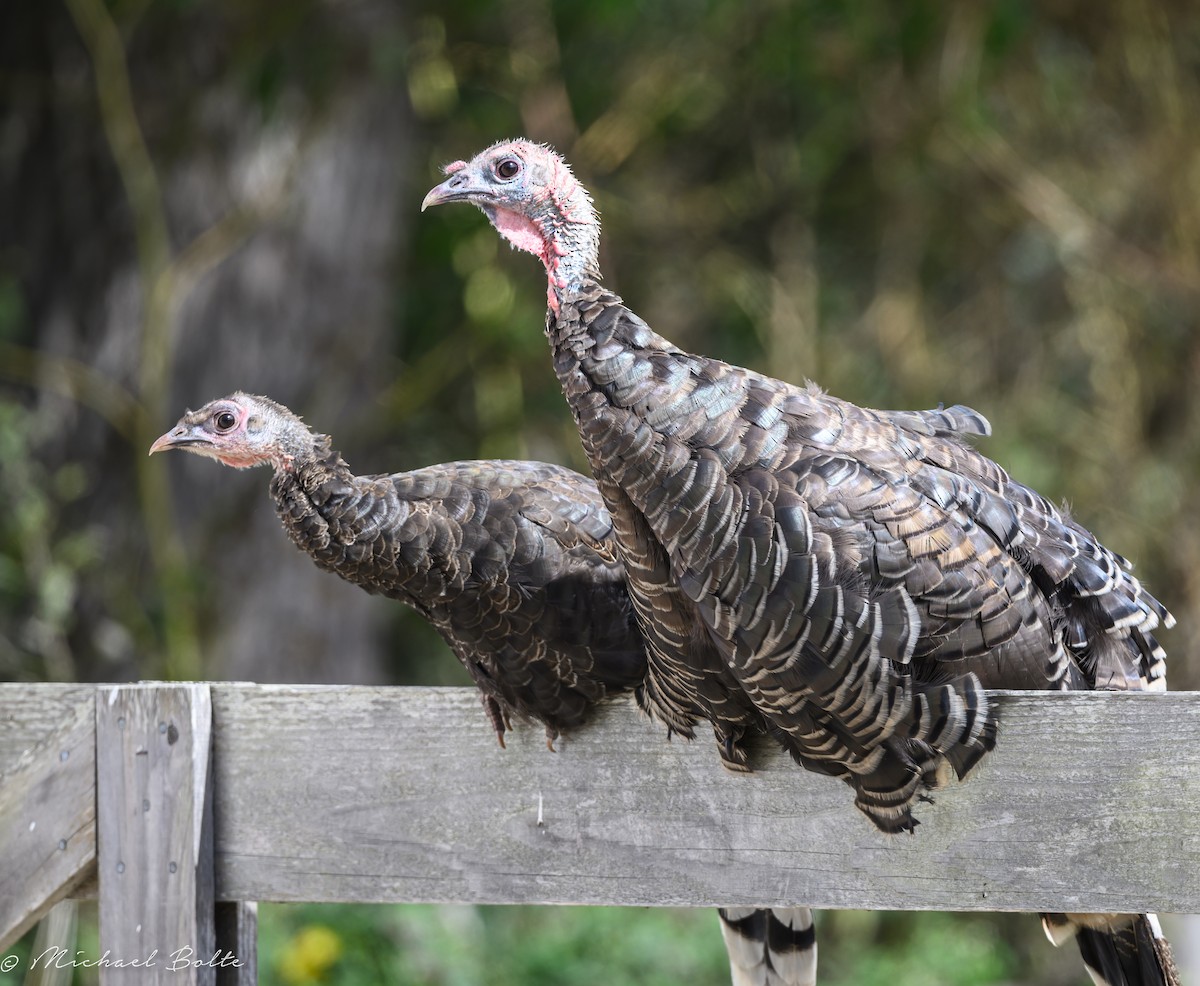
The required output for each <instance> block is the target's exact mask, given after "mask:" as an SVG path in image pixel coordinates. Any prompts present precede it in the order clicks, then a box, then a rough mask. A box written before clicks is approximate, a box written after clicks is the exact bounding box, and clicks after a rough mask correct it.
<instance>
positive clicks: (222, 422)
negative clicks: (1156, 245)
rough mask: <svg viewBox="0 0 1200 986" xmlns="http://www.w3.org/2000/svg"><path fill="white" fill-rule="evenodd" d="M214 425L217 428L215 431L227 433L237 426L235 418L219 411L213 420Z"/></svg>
mask: <svg viewBox="0 0 1200 986" xmlns="http://www.w3.org/2000/svg"><path fill="white" fill-rule="evenodd" d="M214 423H215V424H216V426H217V431H228V430H229V429H230V428H232V427H233V426H234V425H235V424H237V418H235V417H234V416H233V414H232V413H231V412H229V411H221V412H220V413H218V414H217V416H216V418H215V419H214Z"/></svg>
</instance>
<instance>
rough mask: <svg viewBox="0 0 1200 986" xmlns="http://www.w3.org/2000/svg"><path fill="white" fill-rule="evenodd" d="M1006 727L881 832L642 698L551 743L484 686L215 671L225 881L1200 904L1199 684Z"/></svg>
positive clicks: (446, 897)
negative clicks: (738, 762)
mask: <svg viewBox="0 0 1200 986" xmlns="http://www.w3.org/2000/svg"><path fill="white" fill-rule="evenodd" d="M997 701H998V702H999V705H1000V710H1001V734H1000V743H999V747H998V749H997V750H996V752H995V753H994V754H993V755H992V756H990V757H989V758H988V759H987V760H986V761H985V762H984V764H983V765H982V766H981V767H980V768H979V769H978V770H977V771H976V773H975V774H974V775H973V776H972V777H971V778H969V779H968V781H967V782H966V783H962V784H957V785H953V786H951V787H950V788H948V789H946V790H945V791H944V792H941V793H939V795H938V797H937V803H936V804H931V805H926V806H924V807H923V808H922V810H921V811H920V813H919V815H920V819H921V821H922V823H923V824H922V825H921V826H920V827H919V828H918V830H917V832H916V834H915V835H912V836H890V837H889V836H885V835H882V834H880V833H879V832H877V831H876V830H875V829H874V828H872V826H871V825H870V823H869V822H868V821H867V820H866V819H865V818H864V817H863V816H862V815H860V814H859V813H858V812H857V811H856V810H855V809H854V808H853V806H852V804H851V796H850V792H849V790H848V789H847V788H846V787H845V786H844V785H842V784H841V783H840V782H837V781H834V780H831V779H829V778H825V777H819V776H817V775H814V774H810V773H806V772H805V771H802V770H800V769H799V768H798V767H796V766H794V765H793V764H792V763H791V762H790V761H788V760H787V759H786V758H785V757H784V756H783V755H782V754H779V753H775V752H772V751H769V750H764V751H763V753H762V756H761V757H760V758H759V759H760V763H759V768H760V769H759V770H757V771H756V772H755V773H754V774H751V775H734V774H730V773H728V772H726V771H724V770H723V769H722V768H721V767H720V766H719V765H718V763H717V757H716V753H715V751H714V749H713V748H712V744H711V741H709V740H707V739H699V740H697V741H696V742H693V743H687V742H681V741H679V740H678V739H677V740H676V741H674V742H670V743H668V742H665V741H664V734H663V730H662V728H661V727H659V726H657V725H655V724H652V723H650V722H649V721H647V720H646V719H645V718H643V717H642V716H641V715H640V714H639V713H638V712H637V711H636V710H635V709H634V708H633V706H632V704H631V703H629V702H615V703H612V704H610V705H608V706H606V707H605V708H604V709H603V710H602V712H601V714H600V715H599V716H598V719H597V721H596V722H595V723H594V724H593V725H592V726H591V727H589V728H586V729H584V730H581V731H578V732H577V733H576V734H575V735H573V736H571V737H567V738H565V739H563V740H561V741H560V744H559V752H558V753H551V752H549V751H547V750H546V748H545V744H544V741H543V738H542V733H541V731H540V729H535V728H528V727H526V728H519V729H518V730H516V733H515V735H514V736H512V738H511V739H510V742H509V749H508V750H501V749H499V748H498V747H497V746H496V743H495V740H494V739H493V738H492V736H491V733H490V729H489V727H488V726H487V724H486V722H485V720H484V717H483V714H482V713H481V712H480V709H479V702H478V699H477V697H476V695H475V693H474V692H473V691H471V690H462V689H428V688H421V689H414V688H387V689H368V688H350V687H344V688H343V687H332V688H331V687H322V688H305V687H297V686H260V687H252V688H249V687H238V686H217V685H214V686H213V715H214V731H215V736H214V743H215V749H216V765H215V771H216V798H217V801H216V806H215V816H216V833H215V841H216V868H217V892H218V895H219V897H221V898H223V899H253V900H268V901H301V900H308V901H351V900H357V901H443V902H476V903H574V904H582V903H586V904H632V905H658V904H662V905H670V904H681V905H696V906H710V905H717V904H732V905H739V904H740V905H787V904H795V903H804V904H808V905H811V906H814V907H832V908H901V909H936V910H1023V911H1025V910H1028V911H1036V910H1074V911H1131V910H1147V909H1150V910H1160V911H1200V812H1197V810H1196V808H1197V805H1200V694H1189V693H1174V694H1168V695H1120V694H1102V695H1101V694H1073V695H1062V694H1044V693H1036V694H1034V693H997Z"/></svg>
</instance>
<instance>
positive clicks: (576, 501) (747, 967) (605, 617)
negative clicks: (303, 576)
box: [150, 393, 816, 986]
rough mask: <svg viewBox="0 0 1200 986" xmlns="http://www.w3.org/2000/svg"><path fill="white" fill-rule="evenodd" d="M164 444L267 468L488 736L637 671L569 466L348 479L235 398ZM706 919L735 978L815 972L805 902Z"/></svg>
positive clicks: (582, 710)
mask: <svg viewBox="0 0 1200 986" xmlns="http://www.w3.org/2000/svg"><path fill="white" fill-rule="evenodd" d="M166 449H183V450H184V451H186V452H192V453H194V454H197V455H204V456H208V457H210V458H213V459H216V460H217V461H219V462H222V463H224V464H225V465H228V466H232V467H234V468H237V469H245V468H248V467H250V466H258V465H270V466H272V467H273V468H274V470H275V475H274V477H273V478H272V480H271V499H272V500H273V501H274V503H275V507H276V510H277V511H278V513H279V517H280V519H281V520H282V521H283V525H284V528H285V529H286V530H287V532H288V535H289V537H291V539H292V542H293V543H294V544H295V545H296V546H297V547H298V548H300V550H302V551H304V552H306V553H307V554H308V555H309V556H310V557H312V559H313V560H314V561H315V562H316V563H317V565H318V566H319V567H320V568H323V569H325V570H326V571H331V572H334V573H335V574H337V575H340V576H341V577H342V578H344V579H346V580H347V581H349V582H353V583H354V584H355V585H358V586H360V587H362V588H363V589H366V590H367V591H368V592H372V593H380V594H382V595H385V596H389V597H390V598H392V599H397V600H399V601H401V602H404V603H407V604H408V605H410V606H412V607H413V608H414V609H416V610H417V611H418V612H419V613H421V614H422V615H423V616H424V617H425V618H426V619H427V620H429V622H430V623H432V624H433V626H434V627H436V628H437V630H438V632H439V633H440V634H441V635H442V637H443V639H445V641H446V643H447V644H448V645H449V646H450V648H451V650H453V651H454V653H455V654H456V655H457V656H458V658H459V660H460V661H462V663H463V664H464V666H465V667H466V668H467V670H468V671H469V672H470V673H471V677H472V678H473V679H474V680H475V683H476V684H477V685H478V686H479V689H480V692H481V693H482V696H483V704H484V708H485V709H486V710H487V713H488V716H489V718H490V719H491V722H492V725H493V726H494V728H495V730H496V737H497V739H498V740H499V742H500V745H501V746H503V745H504V733H505V731H506V729H507V728H508V727H509V725H510V721H511V719H512V717H513V716H517V717H520V718H524V719H533V720H536V721H538V722H540V723H542V724H543V725H544V726H545V728H546V736H547V743H551V742H552V741H553V739H554V738H555V737H556V736H557V735H558V733H559V731H560V730H563V729H568V728H572V727H575V726H577V725H579V724H580V723H581V722H582V721H583V719H584V718H585V717H586V715H587V713H588V711H589V709H590V707H591V705H592V704H593V703H594V702H595V701H597V700H599V699H601V698H603V697H604V696H605V695H610V694H615V693H617V692H620V691H625V690H628V689H630V688H633V687H634V686H636V685H638V684H640V682H641V680H642V677H643V674H644V672H645V667H646V657H645V650H644V644H643V641H642V637H641V634H640V633H639V631H638V627H637V623H636V620H635V617H634V612H633V606H632V603H631V602H630V599H629V594H628V591H627V589H626V585H625V576H624V572H623V570H622V568H621V565H620V563H619V562H618V561H617V560H616V555H615V551H616V549H615V544H614V542H613V539H612V522H611V520H610V519H609V516H608V511H607V510H606V509H605V508H604V503H603V501H602V500H601V498H600V493H599V491H598V490H597V489H596V485H595V483H593V482H592V481H591V480H590V479H588V478H586V477H584V476H581V475H579V474H578V473H576V472H572V471H571V470H569V469H563V468H560V467H558V466H553V465H547V464H545V463H540V462H512V461H499V462H497V461H490V462H454V463H448V464H445V465H436V466H429V467H427V468H424V469H418V470H415V471H413V472H405V473H394V474H392V475H378V476H362V477H360V476H356V475H354V474H353V473H352V472H351V471H350V468H349V466H347V465H346V463H345V462H344V461H343V459H342V457H341V456H340V455H339V454H338V453H337V452H335V451H334V450H333V449H332V447H331V444H330V439H329V437H328V436H326V435H319V434H316V433H314V432H313V431H312V430H311V429H310V428H309V427H308V426H307V425H305V424H304V422H303V421H301V420H300V418H299V417H297V416H296V415H295V414H293V413H292V412H291V411H290V410H288V409H287V408H286V407H284V406H283V405H281V404H277V403H276V402H275V401H272V400H270V399H268V398H266V397H252V396H250V395H247V394H241V393H237V394H233V395H231V396H229V397H225V398H222V399H220V400H216V401H211V402H210V403H208V404H206V405H205V406H204V407H202V408H201V409H200V410H199V411H188V412H187V413H186V414H185V415H184V416H183V417H182V418H181V419H180V420H179V422H178V423H177V424H176V425H175V427H174V428H172V429H171V430H170V431H169V432H167V433H166V434H165V435H163V436H162V437H161V438H159V439H158V440H157V441H155V442H154V444H153V445H152V446H151V448H150V452H151V454H153V453H154V452H159V451H164V450H166ZM721 921H722V932H723V934H724V936H725V940H726V943H727V947H728V950H729V955H730V963H731V968H732V970H733V982H734V986H766V984H767V983H768V982H769V983H771V984H772V986H810V984H812V983H815V981H816V980H815V978H814V977H815V970H816V939H815V935H814V932H813V925H812V912H811V911H810V910H809V909H808V908H807V907H792V908H775V909H773V910H764V911H750V910H749V909H734V910H730V911H728V912H725V911H722V912H721ZM768 975H770V976H771V977H773V978H770V979H768V978H767V977H768Z"/></svg>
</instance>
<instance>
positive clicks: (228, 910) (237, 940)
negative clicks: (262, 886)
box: [216, 900, 258, 986]
mask: <svg viewBox="0 0 1200 986" xmlns="http://www.w3.org/2000/svg"><path fill="white" fill-rule="evenodd" d="M216 932H217V986H256V984H257V982H258V904H256V903H255V902H254V901H246V900H242V901H237V902H236V903H235V902H232V901H224V902H221V903H218V904H217V921H216Z"/></svg>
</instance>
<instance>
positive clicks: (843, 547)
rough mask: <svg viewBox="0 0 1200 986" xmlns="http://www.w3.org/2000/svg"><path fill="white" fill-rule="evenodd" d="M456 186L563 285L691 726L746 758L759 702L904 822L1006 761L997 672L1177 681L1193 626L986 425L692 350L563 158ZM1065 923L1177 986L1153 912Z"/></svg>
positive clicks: (659, 666)
mask: <svg viewBox="0 0 1200 986" xmlns="http://www.w3.org/2000/svg"><path fill="white" fill-rule="evenodd" d="M446 175H447V176H448V177H447V178H446V180H445V181H443V182H442V183H441V184H440V185H438V186H437V187H436V188H434V189H433V190H431V191H430V193H429V194H428V195H427V196H426V198H425V201H424V203H423V206H422V208H427V207H428V206H430V205H437V204H441V203H445V202H469V203H472V204H474V205H476V206H477V207H478V208H479V209H480V210H481V211H482V212H483V213H484V214H485V215H486V216H487V217H488V219H489V220H490V221H491V223H492V225H493V226H495V228H496V229H497V231H498V232H499V233H500V235H501V236H503V237H504V238H505V239H507V240H508V241H509V242H510V243H511V244H512V245H513V246H515V247H517V248H518V249H521V250H525V251H528V252H529V253H532V254H534V255H535V256H537V257H538V258H539V259H540V260H541V261H542V264H543V265H544V267H545V269H546V273H547V278H548V293H547V298H548V302H549V309H550V310H549V312H548V314H547V320H546V334H547V337H548V339H549V342H550V346H551V351H552V355H553V363H554V368H555V371H556V373H557V374H558V378H559V381H560V383H561V385H562V389H563V393H564V395H565V396H566V399H567V402H568V404H569V406H570V408H571V410H572V413H573V415H574V417H575V421H576V424H577V426H578V429H579V433H580V436H581V438H582V441H583V446H584V450H585V451H586V453H587V455H588V458H589V460H590V463H591V466H592V470H593V473H594V474H595V477H596V480H597V483H598V485H599V488H600V491H601V493H602V495H603V497H604V500H605V503H606V504H607V506H608V508H609V511H610V513H611V514H612V518H613V529H614V532H615V535H616V539H617V544H618V547H619V550H620V554H621V557H622V559H623V560H624V562H625V567H626V574H627V577H628V578H629V582H630V592H631V596H632V598H633V601H634V605H635V606H636V607H637V609H638V611H639V613H640V614H641V617H642V627H643V631H644V633H645V634H646V637H647V646H648V650H649V655H648V662H649V663H648V670H647V678H646V686H645V689H644V700H645V702H646V704H647V707H648V708H649V710H650V711H651V712H653V713H654V714H655V715H657V716H658V717H659V718H661V719H662V720H663V721H665V722H666V723H667V724H668V726H669V727H670V728H672V729H675V730H678V731H680V732H683V733H685V734H687V735H691V732H692V727H693V726H694V724H695V723H696V722H698V721H699V719H701V718H707V719H708V720H709V721H710V722H712V723H713V727H714V730H715V731H716V734H717V737H718V741H719V743H720V745H721V747H722V755H723V757H724V759H725V761H726V763H728V764H730V765H735V766H737V765H742V764H744V759H745V758H744V753H742V751H741V750H740V748H739V741H740V739H741V737H742V735H743V734H744V733H745V732H746V730H747V722H748V718H747V717H746V716H745V714H744V704H743V703H744V700H745V698H749V699H750V700H751V702H752V704H753V706H754V707H755V708H756V709H757V710H758V711H759V712H760V713H761V714H762V715H764V716H765V717H766V718H767V720H768V723H769V726H770V729H771V731H772V733H773V734H774V735H775V736H776V737H777V738H778V739H779V741H780V742H781V743H782V744H783V745H784V746H785V747H786V748H787V749H788V750H789V751H790V752H791V753H792V755H793V756H794V757H795V758H796V759H797V760H798V761H800V762H801V763H802V764H804V765H805V766H808V767H811V768H815V769H818V770H823V771H825V772H827V773H831V774H835V775H837V776H841V777H843V778H844V779H846V780H847V781H848V782H849V783H850V784H851V785H852V786H853V787H854V788H855V791H856V803H857V804H858V805H859V807H860V808H862V810H863V811H864V812H866V813H867V814H868V816H869V817H870V818H871V819H872V820H873V821H874V822H875V823H876V824H877V825H878V826H879V827H880V828H882V829H884V830H885V831H897V830H903V829H911V828H912V826H913V825H914V824H915V823H914V819H913V817H912V806H913V804H914V803H915V802H916V801H917V800H918V799H920V798H922V797H924V796H925V792H926V791H927V790H929V789H931V788H933V787H936V786H940V784H941V783H942V782H943V781H944V780H945V779H946V777H947V775H948V773H949V770H950V769H953V771H954V772H955V773H956V774H958V775H959V776H960V777H961V776H963V775H964V774H965V773H966V772H967V771H968V770H969V769H970V768H971V767H972V766H973V765H974V764H975V763H976V762H977V761H978V760H979V759H980V757H982V756H983V755H984V754H985V753H986V752H987V751H988V750H989V749H990V748H991V747H992V746H993V744H994V736H995V732H994V722H993V717H992V713H991V711H990V709H989V707H988V705H987V700H986V696H985V695H984V693H983V691H982V687H981V683H980V678H981V676H982V678H983V679H984V680H986V682H987V684H989V685H991V686H992V687H1012V688H1031V687H1032V688H1052V689H1075V688H1113V689H1161V688H1163V687H1165V670H1164V663H1163V661H1164V654H1163V651H1162V649H1161V647H1160V646H1159V645H1158V643H1157V641H1156V640H1155V639H1154V635H1153V631H1154V629H1155V628H1156V627H1157V626H1158V625H1159V623H1160V622H1163V623H1165V624H1166V625H1168V626H1169V625H1170V624H1171V622H1172V621H1171V618H1170V615H1169V614H1168V613H1167V611H1166V610H1165V608H1164V607H1163V606H1162V605H1161V604H1160V603H1159V602H1158V601H1157V600H1155V599H1154V598H1153V597H1151V596H1150V595H1148V594H1146V593H1145V592H1143V590H1142V588H1141V586H1140V585H1139V583H1138V581H1137V580H1136V579H1135V578H1134V577H1133V576H1132V575H1131V574H1130V573H1129V566H1128V563H1127V562H1125V561H1124V559H1122V558H1120V557H1119V556H1118V555H1116V554H1114V553H1113V552H1111V551H1109V550H1108V549H1107V548H1105V547H1104V546H1102V545H1101V544H1100V543H1099V542H1098V541H1097V540H1096V539H1095V538H1094V537H1093V536H1092V535H1091V534H1090V533H1088V532H1087V531H1085V530H1084V529H1083V528H1082V527H1080V526H1079V525H1078V524H1076V523H1075V522H1074V521H1072V520H1071V519H1070V518H1069V517H1068V516H1066V515H1065V514H1064V513H1061V512H1060V511H1058V510H1057V509H1056V508H1055V507H1054V506H1052V505H1051V504H1050V503H1049V502H1048V501H1047V500H1045V498H1043V497H1042V496H1040V495H1039V494H1037V493H1036V492H1034V491H1033V490H1030V489H1029V488H1027V487H1025V486H1022V485H1021V484H1020V483H1017V482H1014V481H1013V480H1011V479H1010V478H1009V477H1008V475H1007V474H1006V473H1005V471H1004V470H1003V469H1002V468H1001V467H1000V466H999V465H997V464H996V463H994V462H992V461H991V460H990V459H988V458H986V457H985V456H984V455H982V454H981V453H979V452H978V451H976V450H975V449H974V448H973V447H971V446H970V445H969V444H967V443H966V442H965V441H964V440H963V436H964V435H967V434H971V433H978V432H986V431H987V425H986V422H985V421H983V420H982V419H981V418H979V417H978V416H975V415H972V414H970V413H969V412H965V411H960V409H954V408H952V409H950V410H949V411H948V412H946V414H945V416H944V419H943V420H942V421H940V422H939V421H937V420H930V418H929V417H928V416H918V415H912V416H905V415H903V414H886V413H882V412H878V411H872V410H868V409H865V408H860V407H857V406H855V405H853V404H849V403H847V402H845V401H840V400H837V399H836V398H833V397H830V396H828V395H826V394H824V393H823V392H822V391H820V390H819V389H818V388H816V387H815V386H812V385H808V386H805V387H798V386H794V385H792V384H789V383H786V382H784V381H780V380H775V379H772V378H770V377H767V376H764V375H762V374H759V373H755V372H752V371H749V370H745V369H742V368H740V367H736V366H731V365H729V364H727V363H723V362H721V361H719V360H715V359H710V358H707V357H704V356H697V355H692V354H689V353H685V352H683V351H681V350H679V349H678V348H676V347H675V346H673V345H672V344H671V343H670V342H668V341H667V340H666V339H664V338H662V337H661V336H659V335H657V334H656V333H655V332H653V331H652V330H651V329H650V327H649V326H647V325H646V323H645V322H643V321H642V320H641V319H640V318H638V316H637V315H635V314H634V313H633V312H631V311H630V310H629V309H628V308H627V307H626V306H625V305H624V303H623V302H622V300H621V299H620V298H619V297H618V296H617V295H616V294H614V293H613V292H611V291H609V290H607V289H606V288H605V287H604V286H603V285H602V284H601V280H600V272H599V242H600V226H599V221H598V219H597V216H596V213H595V210H594V208H593V206H592V201H591V197H590V195H589V194H588V193H587V191H586V190H585V189H584V188H583V186H582V185H581V184H580V183H579V182H578V181H577V180H576V178H575V177H574V175H573V174H572V172H571V169H570V167H569V166H568V165H567V163H566V162H565V161H564V160H563V159H562V158H561V157H560V156H559V155H558V154H556V153H555V152H554V151H553V150H551V149H550V148H548V147H545V146H543V145H538V144H535V143H532V142H530V141H526V140H514V141H503V142H501V143H498V144H496V145H493V146H492V147H490V148H488V149H487V150H485V151H483V152H481V153H480V154H478V155H476V157H474V158H473V159H472V160H470V161H457V162H455V163H453V164H451V165H449V166H448V167H447V168H446ZM930 682H942V683H941V684H930ZM739 693H740V694H739ZM1044 923H1045V926H1046V930H1047V933H1048V934H1050V936H1051V938H1052V940H1055V941H1056V942H1058V941H1061V940H1063V939H1064V938H1065V937H1068V936H1069V935H1072V934H1078V937H1079V942H1080V948H1081V951H1082V952H1083V955H1084V959H1085V962H1086V964H1087V966H1088V969H1089V971H1090V972H1091V973H1092V975H1093V978H1095V979H1096V981H1097V982H1106V983H1110V984H1112V986H1117V984H1119V983H1170V982H1173V981H1175V977H1174V973H1173V971H1172V969H1171V967H1170V960H1169V956H1168V955H1167V954H1166V948H1165V943H1163V942H1162V939H1161V936H1160V935H1159V934H1158V933H1157V926H1156V922H1154V920H1153V918H1152V917H1147V916H1135V915H1125V916H1121V915H1104V916H1100V917H1087V916H1083V915H1072V916H1070V917H1067V916H1047V917H1046V919H1045V922H1044Z"/></svg>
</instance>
